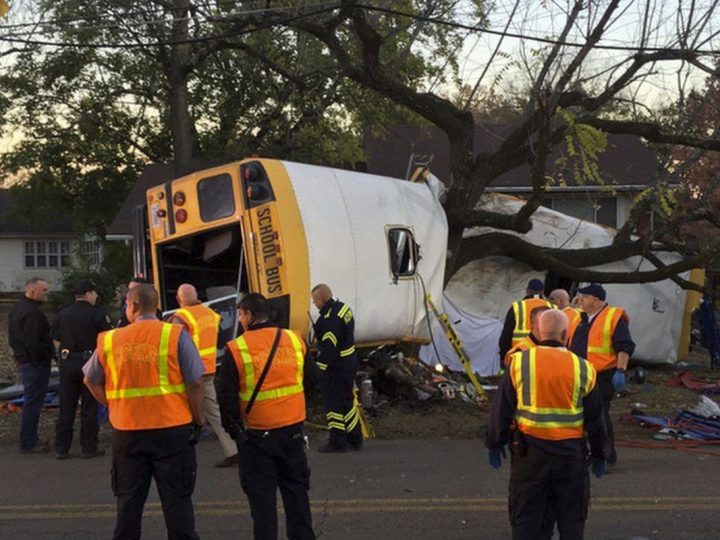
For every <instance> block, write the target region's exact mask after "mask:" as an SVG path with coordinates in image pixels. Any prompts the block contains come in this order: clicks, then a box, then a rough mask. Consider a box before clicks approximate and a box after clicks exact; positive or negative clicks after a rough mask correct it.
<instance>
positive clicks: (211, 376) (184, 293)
mask: <svg viewBox="0 0 720 540" xmlns="http://www.w3.org/2000/svg"><path fill="white" fill-rule="evenodd" d="M176 298H177V302H178V305H179V306H180V309H178V310H177V311H176V312H175V313H174V314H173V317H172V319H170V322H172V323H176V324H181V325H183V327H185V329H186V330H187V331H188V333H189V334H190V336H191V337H192V339H193V343H195V346H196V347H197V349H198V351H199V352H200V358H202V361H203V364H204V365H205V374H204V375H203V386H204V387H205V399H204V401H203V410H204V411H205V419H206V420H207V421H208V422H209V423H210V426H211V427H212V429H213V432H214V433H215V435H216V436H217V438H218V440H219V441H220V446H222V449H223V453H224V454H225V457H224V458H223V459H222V460H220V461H219V462H217V463H216V464H215V466H216V467H221V468H222V467H235V466H236V465H237V464H238V459H239V458H238V451H237V445H236V444H235V441H233V440H232V437H230V435H228V434H227V432H226V431H225V429H223V427H222V421H221V420H220V407H219V406H218V403H217V396H216V393H215V371H216V369H217V365H216V362H215V361H216V358H217V340H218V330H219V328H220V315H218V314H217V313H216V312H215V311H213V310H212V309H210V308H209V307H207V306H204V305H202V303H200V300H199V299H198V294H197V290H196V289H195V287H194V286H192V285H191V284H189V283H183V284H182V285H180V286H179V287H178V290H177V296H176Z"/></svg>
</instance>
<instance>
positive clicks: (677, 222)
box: [0, 0, 720, 286]
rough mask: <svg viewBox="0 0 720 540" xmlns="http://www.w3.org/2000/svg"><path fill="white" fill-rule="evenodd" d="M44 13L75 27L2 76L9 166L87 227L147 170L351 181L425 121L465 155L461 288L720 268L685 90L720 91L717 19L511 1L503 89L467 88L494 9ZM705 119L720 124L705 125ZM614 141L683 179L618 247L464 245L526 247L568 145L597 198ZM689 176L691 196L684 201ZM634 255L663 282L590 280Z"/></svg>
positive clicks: (57, 8) (442, 3)
mask: <svg viewBox="0 0 720 540" xmlns="http://www.w3.org/2000/svg"><path fill="white" fill-rule="evenodd" d="M36 4H37V6H39V9H40V12H41V13H42V14H43V16H44V17H46V18H48V19H54V20H66V21H67V20H70V21H72V23H63V24H59V23H44V24H41V25H39V28H38V29H37V31H36V33H35V34H33V37H37V36H40V37H42V40H44V41H50V42H54V43H55V44H59V43H62V44H64V46H59V47H48V46H46V45H41V44H38V43H37V41H38V40H35V43H33V41H32V40H31V41H30V42H28V41H25V45H24V47H25V49H24V50H22V47H20V48H19V49H18V50H17V51H15V52H14V53H13V59H14V65H13V70H12V71H7V70H6V71H5V72H4V73H3V74H2V77H0V100H2V102H3V103H7V104H11V106H10V107H9V109H8V110H7V111H6V112H4V116H3V121H4V125H5V126H12V129H20V130H22V133H23V135H24V138H22V139H21V142H19V143H18V144H17V145H16V146H15V147H14V148H13V150H12V151H10V152H7V153H5V154H3V156H2V161H0V165H1V166H2V169H3V170H4V171H5V172H17V171H22V172H23V173H24V174H26V175H28V177H29V180H28V185H30V186H36V187H37V188H38V189H39V190H47V191H48V193H50V194H52V195H51V196H54V197H56V198H57V200H63V201H64V202H65V203H66V204H76V205H78V206H79V207H81V208H84V209H87V210H97V209H98V208H102V212H103V215H102V217H101V218H97V212H96V213H93V212H92V211H90V212H89V213H88V215H91V216H95V218H94V219H95V220H96V222H97V223H98V226H101V225H102V224H103V223H107V218H108V215H111V213H110V210H111V208H110V207H112V206H113V205H117V204H118V203H119V201H120V200H122V187H123V186H124V187H127V186H128V185H129V182H130V181H131V179H133V178H134V177H135V176H136V173H137V170H138V168H139V166H140V165H142V164H143V163H146V162H148V161H166V160H169V159H171V158H172V159H173V160H174V162H175V164H176V167H177V171H178V173H182V172H184V171H187V170H189V169H191V168H192V167H193V166H195V165H196V164H197V162H198V161H202V160H207V159H210V158H214V157H221V156H237V155H247V154H248V153H252V152H255V151H260V152H261V153H263V154H265V155H271V156H276V157H283V158H289V159H298V160H301V161H308V162H313V163H322V164H330V165H338V164H343V163H348V162H353V161H356V160H357V159H358V158H359V157H360V151H359V148H360V144H359V137H360V132H361V129H362V126H363V125H383V124H385V125H387V124H389V123H393V122H395V121H397V120H407V119H414V120H415V121H422V122H426V123H429V124H433V125H435V126H437V127H439V128H440V129H441V130H443V131H444V132H445V133H446V135H447V137H448V139H449V141H450V166H451V176H452V178H451V183H450V186H449V192H448V196H447V200H446V203H445V208H446V211H447V214H448V220H449V224H450V239H449V246H450V257H449V259H448V271H447V272H446V275H447V276H448V278H450V277H451V276H452V275H453V273H454V272H455V271H456V270H457V269H458V268H459V266H460V265H461V264H463V263H464V262H467V261H468V260H471V259H472V258H473V257H479V256H484V255H486V254H488V253H490V252H492V251H493V249H495V250H496V251H497V250H500V251H507V250H508V249H510V250H511V253H510V254H511V255H512V253H513V252H514V253H515V254H516V255H522V257H524V258H525V260H528V261H530V262H531V263H532V264H534V265H536V266H537V267H539V268H540V267H542V268H544V269H548V270H553V271H555V272H557V273H559V274H561V275H564V276H567V277H573V276H583V278H584V279H595V280H599V281H623V282H628V281H632V280H633V279H636V280H638V281H642V280H647V279H653V280H656V279H664V278H668V277H673V279H677V277H676V276H677V274H678V273H680V272H682V271H683V270H687V269H689V268H691V267H692V266H694V265H697V264H701V263H707V262H708V261H709V260H710V259H709V257H710V255H709V251H710V250H709V249H708V248H707V246H706V243H705V242H703V241H702V240H703V238H704V237H706V236H707V235H703V234H695V236H694V238H693V236H692V235H690V234H689V231H688V230H687V227H686V223H684V222H683V218H682V208H683V205H687V204H690V203H692V204H694V205H696V206H697V208H698V216H699V217H698V220H697V223H698V224H702V225H698V226H702V227H713V226H715V223H714V222H713V221H712V220H711V219H710V215H709V212H707V211H705V212H704V213H703V212H702V211H701V209H704V208H710V207H711V206H712V204H714V202H713V201H714V199H713V197H714V196H710V197H709V198H708V199H707V201H706V199H705V197H704V196H701V197H698V190H699V191H700V192H702V193H706V192H708V193H714V192H715V187H714V186H715V185H716V184H715V181H714V179H713V174H714V172H712V171H714V169H713V168H712V166H706V165H702V164H704V163H707V162H709V161H712V160H714V159H715V158H714V157H708V156H710V154H703V156H700V157H699V156H698V155H697V153H696V151H701V152H717V151H718V150H720V141H719V140H718V137H717V136H716V135H717V133H718V130H717V127H718V119H719V118H720V116H718V115H717V114H715V115H714V116H713V115H710V114H707V113H703V112H702V111H703V108H702V107H701V106H700V104H701V103H707V101H708V100H707V99H706V96H702V97H700V96H698V95H694V94H692V93H691V92H686V91H685V90H686V89H687V88H689V83H688V81H692V80H693V78H692V77H690V76H689V74H691V73H692V72H693V71H694V73H695V75H694V77H695V78H697V75H696V74H697V73H704V74H706V75H707V76H708V77H709V79H710V80H711V81H712V82H711V83H709V84H716V81H717V77H718V71H717V69H715V67H714V66H713V64H712V61H711V60H709V59H712V58H714V57H716V53H717V51H715V50H714V49H713V46H714V43H715V42H714V41H713V37H714V34H713V32H714V28H715V26H716V25H715V23H716V22H717V21H716V19H717V13H716V10H717V6H716V3H715V2H693V3H689V4H687V5H683V4H678V6H677V7H674V8H673V9H674V10H675V15H676V16H675V17H665V15H664V12H663V10H662V9H660V8H661V7H663V5H662V4H663V3H662V1H661V0H649V1H644V2H641V3H638V6H637V7H638V9H637V10H636V13H633V14H630V15H629V12H628V11H627V9H626V7H627V6H624V5H621V3H620V2H619V0H589V1H588V0H585V1H581V0H570V1H568V2H567V4H566V5H565V4H563V3H560V2H553V3H548V2H540V3H539V2H522V1H521V0H513V1H509V2H507V3H503V2H499V3H497V2H496V3H493V4H492V6H494V7H495V8H496V9H505V11H503V13H507V14H509V16H508V17H507V20H506V21H504V28H505V30H504V32H501V34H502V35H501V36H498V39H500V40H504V39H506V37H507V39H514V38H510V37H508V36H509V35H510V34H507V33H508V32H509V33H511V34H513V35H515V37H517V36H516V34H518V32H519V33H520V34H521V35H522V36H523V39H522V40H520V43H521V46H520V48H519V49H518V52H517V54H516V55H511V54H507V53H503V52H502V51H500V49H499V47H496V48H495V50H494V52H493V53H492V54H491V56H490V59H489V60H488V64H489V65H490V64H492V63H494V62H500V63H502V62H505V64H504V67H502V68H500V69H498V70H496V73H495V75H494V76H491V78H490V81H491V82H490V83H489V84H480V83H481V82H483V81H480V80H478V81H468V80H461V78H460V77H459V62H458V58H459V54H460V53H459V51H460V50H461V49H462V46H463V44H464V43H465V40H466V39H467V38H468V36H470V35H471V34H473V33H477V32H478V31H481V30H483V29H485V27H486V26H487V25H488V21H489V18H488V14H489V13H491V12H489V11H488V9H489V8H488V7H487V6H486V5H485V3H484V2H482V1H481V0H398V1H395V2H387V1H385V0H368V1H367V2H364V3H362V4H360V3H357V2H353V1H351V0H338V1H337V2H319V3H316V2H309V1H300V2H298V1H297V0H264V1H262V2H252V1H247V2H227V1H224V0H144V1H140V0H137V1H129V0H53V1H51V0H37V2H36ZM505 4H507V5H505ZM628 16H633V17H635V18H636V20H635V22H636V27H637V32H636V35H634V36H633V37H632V38H631V39H626V40H624V42H623V44H622V45H621V46H617V45H612V44H613V43H615V44H616V43H617V41H616V37H617V27H618V26H619V25H622V24H624V21H626V18H627V17H628ZM518 17H519V18H518ZM543 17H545V19H544V21H549V22H543ZM511 23H512V24H511ZM515 23H517V24H515ZM668 25H672V27H669V26H668ZM518 28H519V30H518ZM533 30H535V31H534V32H533ZM538 30H539V32H538ZM523 32H525V34H523ZM506 34H507V36H506ZM0 37H1V36H0ZM613 39H615V41H613ZM526 42H527V44H526ZM70 45H72V46H70ZM508 65H512V66H514V68H515V72H514V73H515V75H514V77H515V80H521V81H522V83H520V87H522V88H526V89H527V92H526V93H525V95H524V96H517V95H514V96H512V97H511V98H508V97H507V96H505V95H503V94H502V92H500V91H499V90H498V84H497V83H498V81H500V80H503V79H505V80H507V79H510V78H511V77H510V74H509V68H508V67H507V66H508ZM486 71H487V70H484V71H483V75H484V74H485V73H486ZM658 73H661V74H662V73H664V74H669V73H674V74H676V75H677V79H678V80H679V81H682V82H683V84H681V85H680V87H679V89H678V92H679V93H676V95H679V96H680V97H679V99H678V101H677V103H676V104H674V105H672V106H668V107H666V108H665V109H664V111H662V112H663V114H657V110H656V109H657V108H656V107H649V106H647V104H646V103H644V100H643V98H641V96H640V94H641V90H642V89H643V88H647V87H648V84H649V81H650V78H651V77H653V76H656V75H657V74H658ZM653 84H654V83H653ZM458 88H459V89H461V90H460V92H457V91H455V90H454V89H458ZM706 94H707V92H706ZM478 103H480V104H482V106H484V107H485V108H486V110H492V109H493V107H496V108H497V109H501V110H502V113H503V115H502V116H503V120H504V121H505V122H507V123H508V124H509V127H510V129H509V131H508V134H507V135H506V136H505V138H504V139H503V141H502V143H501V144H500V145H499V147H498V148H497V149H496V150H495V151H493V152H485V153H481V154H479V155H475V154H474V152H473V149H474V142H475V140H474V139H475V129H474V128H475V120H476V116H478V115H477V110H478V109H480V110H481V109H482V106H481V107H477V106H476V105H477V104H478ZM473 109H475V112H474V110H473ZM703 114H704V115H705V116H704V119H705V120H706V121H707V124H703V123H702V122H698V121H697V119H698V117H700V116H703ZM606 134H634V135H637V136H639V137H642V138H643V139H644V140H645V141H646V142H647V143H648V144H653V145H656V147H657V148H659V147H666V148H669V150H667V151H666V152H665V156H666V157H667V160H668V167H667V170H668V172H669V173H670V175H669V176H668V175H659V176H658V177H657V178H656V179H655V181H654V183H653V185H652V187H651V189H650V190H649V191H648V192H647V193H645V194H643V196H642V197H639V198H638V201H637V204H636V207H635V208H634V209H633V210H632V212H631V215H630V219H629V220H628V223H627V224H626V225H625V226H623V228H621V230H620V231H618V234H617V235H616V238H615V241H614V243H613V245H611V246H609V247H607V248H602V249H597V250H583V251H582V253H578V252H566V251H563V250H546V249H543V248H540V247H538V246H534V245H532V244H529V243H528V242H525V241H524V240H522V239H518V237H516V236H513V235H508V234H504V233H503V232H494V233H492V236H490V235H485V236H484V237H482V236H481V237H477V236H476V237H473V238H472V239H467V238H465V235H464V232H465V230H466V228H468V227H476V226H491V227H494V228H496V229H499V230H500V231H510V232H513V233H523V232H527V231H528V230H529V229H530V228H531V227H532V221H531V217H532V215H533V213H534V212H535V210H536V209H537V208H538V207H539V205H540V204H541V203H542V201H543V198H544V196H545V192H546V190H547V187H548V186H549V185H550V184H551V183H552V182H561V181H562V179H558V178H553V177H551V176H550V175H548V173H547V170H548V156H549V155H550V153H551V150H552V149H553V147H555V146H557V145H560V146H561V147H562V148H563V149H564V159H566V160H567V166H566V167H565V168H566V169H569V170H570V171H572V174H573V175H574V176H576V177H577V178H581V179H585V181H597V180H598V178H599V175H598V171H597V167H596V159H597V156H598V153H599V152H602V150H603V147H604V146H605V137H606ZM678 148H682V149H683V150H677V149H678ZM713 155H714V154H713ZM523 164H529V165H530V168H531V179H532V184H533V189H532V194H531V195H530V197H529V198H528V200H527V202H526V204H525V205H524V206H523V207H522V208H521V209H520V210H519V211H518V212H517V213H516V214H514V215H507V214H499V213H495V212H490V211H487V210H484V209H482V208H481V207H480V206H479V202H480V200H481V197H482V195H483V194H484V193H485V191H486V189H487V188H488V186H490V185H491V184H492V182H493V181H494V180H495V179H496V178H498V177H499V176H501V175H502V174H504V173H506V172H508V171H510V170H512V169H514V168H516V167H518V166H520V165H523ZM697 167H705V169H704V170H705V171H710V172H707V173H700V172H697V171H699V169H697ZM683 175H684V176H683ZM688 175H690V176H688ZM703 175H704V176H703ZM577 178H576V179H577ZM677 178H683V179H684V183H683V188H682V189H681V190H680V191H678V192H674V193H671V191H670V190H669V187H668V186H670V185H671V184H673V181H674V180H677ZM703 178H705V180H703ZM89 184H93V186H90V185H89ZM40 186H42V187H40ZM113 196H114V197H113ZM95 202H96V203H97V204H94V203H95ZM105 206H107V207H108V208H107V210H106V209H105ZM653 209H654V210H656V215H658V216H659V219H658V220H657V224H658V226H657V227H656V229H655V230H653V231H652V232H651V233H650V234H648V235H646V236H645V237H643V238H637V237H634V236H633V235H632V232H633V231H634V228H635V225H637V223H638V221H639V220H640V219H641V218H642V217H643V216H645V215H647V213H648V212H649V211H651V210H653ZM105 212H107V214H105ZM700 216H702V218H701V219H700ZM89 221H92V220H91V219H89ZM683 231H684V232H683ZM658 241H663V242H664V245H661V244H659V243H658ZM493 246H494V247H493ZM488 247H490V248H491V249H488ZM662 249H676V250H680V251H681V252H682V253H683V254H684V255H686V259H685V260H684V261H682V262H681V263H679V264H676V265H673V266H672V267H665V266H664V265H663V264H662V263H661V262H659V259H658V258H657V255H656V254H657V252H658V250H662ZM631 255H642V256H644V257H646V258H647V259H648V260H651V261H652V262H653V263H655V264H656V265H657V266H658V268H657V270H656V271H654V272H652V273H651V274H650V275H648V274H640V273H638V274H637V275H636V276H635V277H633V276H632V275H625V274H623V275H617V274H612V273H606V272H595V271H589V270H587V269H586V267H587V266H593V265H596V264H599V263H600V262H612V261H613V260H619V259H623V258H625V257H628V256H631ZM678 282H680V283H683V285H684V286H690V285H689V284H687V283H685V282H683V281H682V280H679V279H678Z"/></svg>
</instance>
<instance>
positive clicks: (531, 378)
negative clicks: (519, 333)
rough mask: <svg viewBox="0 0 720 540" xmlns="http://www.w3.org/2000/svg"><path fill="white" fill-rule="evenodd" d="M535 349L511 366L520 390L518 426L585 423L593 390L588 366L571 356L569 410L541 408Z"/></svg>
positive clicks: (559, 425)
mask: <svg viewBox="0 0 720 540" xmlns="http://www.w3.org/2000/svg"><path fill="white" fill-rule="evenodd" d="M538 351H539V349H538V348H533V349H529V350H527V351H523V352H522V353H519V354H516V355H515V356H514V358H513V362H512V364H511V366H510V369H511V370H512V378H513V382H514V385H515V388H516V389H517V388H518V387H521V392H520V393H519V395H518V404H517V409H516V412H515V416H516V419H517V422H518V424H519V425H521V426H522V425H524V426H528V427H533V428H541V429H552V428H572V427H579V426H582V424H583V397H584V396H585V395H586V394H587V393H588V390H589V388H590V377H588V365H587V363H586V362H585V361H584V360H582V359H580V358H578V357H577V356H576V355H575V354H572V353H569V354H570V356H571V358H572V361H573V373H574V381H573V395H572V402H571V404H568V405H569V406H566V407H540V406H538V396H537V394H536V390H537V354H538Z"/></svg>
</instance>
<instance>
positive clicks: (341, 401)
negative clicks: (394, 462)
mask: <svg viewBox="0 0 720 540" xmlns="http://www.w3.org/2000/svg"><path fill="white" fill-rule="evenodd" d="M344 360H345V359H344V358H341V361H344ZM355 371H356V370H354V369H346V370H344V371H337V372H336V371H330V370H328V371H326V372H325V379H324V380H323V383H322V394H323V402H324V405H325V411H326V412H325V416H326V418H327V424H328V428H329V430H330V445H331V446H333V447H335V448H346V447H347V446H348V444H349V445H350V446H353V447H355V448H360V447H361V446H362V443H363V436H362V429H361V427H360V412H359V411H358V408H357V407H356V406H355V398H354V395H353V388H354V384H355Z"/></svg>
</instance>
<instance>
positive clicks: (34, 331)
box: [8, 296, 53, 364]
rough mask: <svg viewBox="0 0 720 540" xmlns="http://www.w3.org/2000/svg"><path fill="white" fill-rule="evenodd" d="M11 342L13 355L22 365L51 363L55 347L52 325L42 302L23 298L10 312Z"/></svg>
mask: <svg viewBox="0 0 720 540" xmlns="http://www.w3.org/2000/svg"><path fill="white" fill-rule="evenodd" d="M8 335H9V341H10V347H12V350H13V354H14V355H15V358H16V359H17V361H18V362H20V363H21V364H22V363H26V362H28V363H33V362H34V363H48V364H49V363H50V360H51V359H52V356H53V345H52V340H51V339H50V324H49V323H48V320H47V317H46V316H45V314H44V313H43V312H42V311H41V310H40V302H36V301H35V300H30V299H29V298H28V297H27V296H23V297H22V298H21V299H20V301H19V302H18V303H17V304H15V305H14V306H13V308H12V310H10V317H9V333H8Z"/></svg>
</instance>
